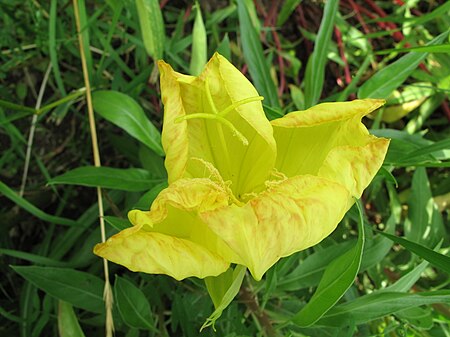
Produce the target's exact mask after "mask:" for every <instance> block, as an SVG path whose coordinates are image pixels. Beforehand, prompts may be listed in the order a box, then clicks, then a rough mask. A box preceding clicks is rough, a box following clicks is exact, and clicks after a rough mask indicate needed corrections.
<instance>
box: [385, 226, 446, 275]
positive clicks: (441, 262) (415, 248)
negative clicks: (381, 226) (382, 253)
mask: <svg viewBox="0 0 450 337" xmlns="http://www.w3.org/2000/svg"><path fill="white" fill-rule="evenodd" d="M379 233H380V234H381V235H384V236H385V237H387V238H388V239H390V240H392V241H394V242H395V243H398V244H399V245H401V246H403V247H404V248H406V249H408V250H409V251H410V252H413V253H414V254H416V255H418V256H420V257H421V258H423V259H425V260H427V261H428V262H430V263H431V264H432V265H434V266H435V267H437V268H439V269H441V270H443V271H445V272H447V273H449V274H450V257H448V256H446V255H442V254H439V253H436V252H435V251H433V250H431V249H429V248H427V247H424V246H422V245H419V244H418V243H414V242H412V241H408V240H406V239H404V238H400V237H398V236H395V235H391V234H387V233H384V232H379Z"/></svg>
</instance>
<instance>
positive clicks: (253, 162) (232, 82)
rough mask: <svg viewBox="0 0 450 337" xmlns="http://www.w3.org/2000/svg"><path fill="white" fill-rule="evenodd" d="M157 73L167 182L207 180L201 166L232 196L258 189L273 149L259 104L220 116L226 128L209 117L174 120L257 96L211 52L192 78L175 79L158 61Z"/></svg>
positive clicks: (266, 174) (213, 112)
mask: <svg viewBox="0 0 450 337" xmlns="http://www.w3.org/2000/svg"><path fill="white" fill-rule="evenodd" d="M159 68H160V72H161V92H162V99H163V103H164V127H163V133H162V144H163V147H164V149H165V151H166V155H167V156H166V163H165V164H166V168H167V171H168V174H169V183H171V182H173V181H175V180H177V179H179V178H181V177H189V178H196V177H205V176H208V175H209V174H210V173H211V172H210V171H209V170H208V167H207V165H204V163H205V162H207V163H211V164H212V165H213V166H214V167H215V168H216V169H217V170H218V171H219V173H220V175H221V176H222V177H223V179H224V180H225V181H231V189H232V190H233V191H234V193H235V195H236V196H238V197H240V196H241V195H243V194H245V193H249V192H252V191H254V190H255V189H257V188H258V187H261V186H262V185H263V182H264V181H265V180H266V179H267V178H268V177H269V175H270V172H271V171H272V169H273V166H274V163H275V157H276V144H275V141H274V139H273V134H272V127H271V125H270V123H269V121H268V120H267V119H266V117H265V115H264V111H263V109H262V105H261V102H260V101H252V102H247V103H245V104H241V105H239V106H236V107H235V108H234V109H231V110H230V111H228V113H226V114H224V115H223V116H222V117H223V118H224V119H225V120H226V121H227V123H228V126H227V125H225V124H224V123H221V122H219V121H218V120H217V119H214V118H213V119H206V118H195V119H188V120H183V121H180V119H178V120H177V118H180V117H185V116H189V115H193V114H209V115H218V114H217V112H223V111H224V110H226V109H227V108H228V107H230V106H233V104H234V105H238V104H237V103H238V102H241V101H242V100H244V99H249V98H255V97H257V96H258V93H257V91H256V90H255V88H254V87H253V86H252V84H251V83H250V82H249V81H248V80H247V79H246V77H245V76H244V75H243V74H241V73H240V72H239V70H237V69H236V68H235V67H234V66H233V65H232V64H231V63H229V62H228V61H227V60H226V59H225V58H224V57H222V56H220V55H219V54H217V53H216V54H215V55H214V56H213V57H212V58H211V60H210V61H209V62H208V64H207V65H206V67H205V69H204V71H203V72H202V74H201V75H200V76H198V77H191V76H184V75H181V74H179V73H177V72H175V71H174V70H173V69H172V68H171V67H170V66H169V65H168V64H166V63H164V62H160V63H159ZM209 94H210V98H211V99H209V98H208V97H209ZM211 101H212V102H213V105H214V106H215V108H214V107H212V104H211ZM191 117H192V116H191ZM177 121H178V123H177ZM230 125H232V127H229V126H230ZM245 140H246V141H248V144H246V142H245ZM196 159H200V160H196Z"/></svg>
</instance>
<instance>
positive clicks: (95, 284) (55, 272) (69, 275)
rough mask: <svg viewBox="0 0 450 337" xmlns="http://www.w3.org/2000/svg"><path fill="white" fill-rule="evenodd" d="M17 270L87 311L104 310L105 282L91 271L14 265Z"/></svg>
mask: <svg viewBox="0 0 450 337" xmlns="http://www.w3.org/2000/svg"><path fill="white" fill-rule="evenodd" d="M12 268H13V269H14V271H15V272H17V273H18V274H20V275H21V276H22V277H23V278H25V279H26V280H27V281H29V282H31V283H32V284H34V285H35V286H36V287H38V288H40V289H41V290H43V291H44V292H46V293H47V294H49V295H51V296H53V297H55V298H57V299H60V300H63V301H66V302H69V303H70V304H72V305H73V306H75V307H77V308H81V309H85V310H87V311H91V312H95V313H102V312H104V310H105V309H104V303H103V295H102V294H103V285H104V282H103V281H102V280H101V279H100V278H98V277H96V276H93V275H91V274H89V273H85V272H81V271H77V270H73V269H67V268H53V267H36V266H12Z"/></svg>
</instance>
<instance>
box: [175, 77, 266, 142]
mask: <svg viewBox="0 0 450 337" xmlns="http://www.w3.org/2000/svg"><path fill="white" fill-rule="evenodd" d="M205 89H206V90H205V91H206V99H207V100H208V104H209V106H210V108H211V110H212V112H213V113H193V114H189V115H186V116H181V117H178V118H176V119H175V123H180V122H182V121H185V120H188V119H195V118H204V119H212V120H215V121H217V122H219V123H220V124H222V125H224V126H226V127H227V128H229V129H230V130H231V132H232V133H233V135H234V136H236V137H237V138H238V139H239V140H240V141H241V142H242V144H244V145H245V146H248V140H247V138H245V136H244V135H243V134H242V133H241V132H239V130H238V129H237V128H236V127H235V126H234V125H233V124H232V123H231V122H230V121H229V120H227V119H226V118H225V117H226V115H227V114H228V113H229V112H230V111H232V110H234V109H236V108H238V107H239V106H241V105H244V104H248V103H251V102H257V101H262V100H263V99H264V97H262V96H254V97H248V98H244V99H241V100H239V101H236V102H234V103H233V104H231V105H230V106H228V107H226V108H225V109H223V110H222V111H218V110H217V107H216V105H215V104H214V100H213V98H212V95H211V90H210V88H209V83H208V80H206V81H205ZM223 141H225V139H223Z"/></svg>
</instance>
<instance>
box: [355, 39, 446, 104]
mask: <svg viewBox="0 0 450 337" xmlns="http://www.w3.org/2000/svg"><path fill="white" fill-rule="evenodd" d="M448 33H449V32H448V31H447V32H444V33H442V34H440V35H439V36H437V37H436V38H434V39H433V40H431V41H430V42H428V43H427V46H432V45H436V44H439V43H442V41H444V39H445V38H446V37H447V36H448ZM427 56H428V53H426V52H425V53H416V52H411V53H408V54H406V55H405V56H403V57H401V58H400V59H398V60H397V61H395V62H394V63H392V64H390V65H388V66H387V67H386V68H383V69H381V70H380V71H378V72H377V73H376V74H375V75H373V76H372V77H371V78H370V79H369V80H368V81H366V82H365V83H364V84H363V85H362V86H361V87H360V88H359V90H358V97H359V98H387V97H389V95H390V94H391V93H392V92H393V91H394V90H395V89H397V88H398V87H399V86H400V85H401V84H402V83H403V82H404V81H405V80H406V79H407V78H408V76H409V75H411V73H412V72H413V71H414V70H415V69H416V68H417V66H418V65H419V64H420V62H422V61H423V60H424V59H425V58H426V57H427Z"/></svg>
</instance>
